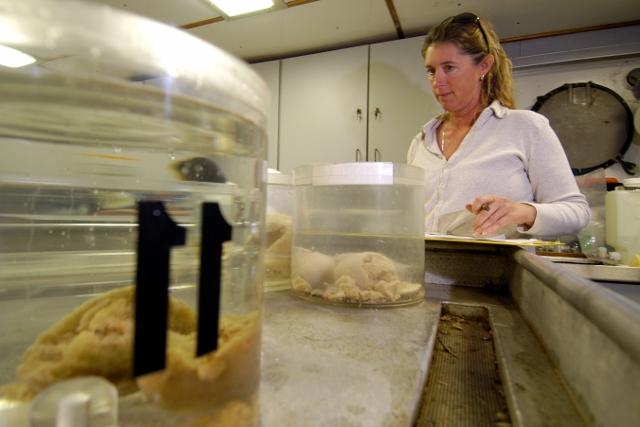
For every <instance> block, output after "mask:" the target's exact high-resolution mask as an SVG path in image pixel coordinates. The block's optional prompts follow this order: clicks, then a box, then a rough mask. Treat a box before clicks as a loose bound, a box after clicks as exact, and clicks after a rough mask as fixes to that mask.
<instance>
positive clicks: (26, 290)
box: [0, 0, 268, 427]
mask: <svg viewBox="0 0 640 427" xmlns="http://www.w3.org/2000/svg"><path fill="white" fill-rule="evenodd" d="M0 11H2V12H1V13H0V55H2V64H3V65H0V152H1V155H0V200H1V203H0V265H1V266H2V268H0V354H2V360H0V425H10V426H12V427H13V426H16V427H20V426H27V425H32V426H45V425H92V426H103V425H118V426H122V427H125V426H195V425H207V426H228V425H233V426H245V425H247V426H249V425H255V424H256V419H257V397H258V383H259V376H260V375H259V366H260V365H259V360H260V346H259V343H260V331H261V302H262V279H263V266H262V260H263V242H264V239H263V235H264V234H263V228H264V215H265V184H264V175H265V172H264V167H265V164H266V162H265V157H266V154H265V153H266V132H265V125H266V123H265V122H266V113H265V112H266V109H267V107H266V106H267V105H268V92H267V88H266V86H265V84H264V83H263V82H262V81H261V80H260V78H259V77H258V76H257V75H256V74H255V73H254V72H253V71H252V70H251V69H250V68H249V67H248V66H246V64H244V63H242V62H241V61H239V60H237V59H235V58H233V57H231V56H230V55H228V54H226V53H225V52H223V51H221V50H220V49H218V48H216V47H214V46H212V45H210V44H207V43H205V42H203V41H201V40H200V39H197V38H195V37H193V36H191V35H189V34H187V33H185V32H182V31H180V30H178V29H175V28H173V27H170V26H167V25H164V24H160V23H157V22H154V21H151V20H148V19H145V18H142V17H139V16H136V15H133V14H128V13H125V12H121V11H116V10H114V9H112V8H109V7H106V6H100V5H97V4H94V3H90V2H72V1H56V2H52V1H45V0H21V1H19V2H17V1H13V0H0ZM7 58H8V59H7ZM73 420H76V421H77V420H80V421H78V422H81V424H68V423H69V422H72V421H73ZM56 422H57V423H58V424H56ZM83 422H84V424H82V423H83ZM60 423H63V424H60ZM64 423H67V424H64Z"/></svg>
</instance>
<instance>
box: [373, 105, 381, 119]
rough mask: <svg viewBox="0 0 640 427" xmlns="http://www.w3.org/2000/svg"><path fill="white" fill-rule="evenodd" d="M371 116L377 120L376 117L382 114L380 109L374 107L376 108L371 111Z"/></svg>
mask: <svg viewBox="0 0 640 427" xmlns="http://www.w3.org/2000/svg"><path fill="white" fill-rule="evenodd" d="M373 116H374V117H375V118H376V120H378V117H381V116H382V111H380V108H378V107H376V109H375V110H374V111H373Z"/></svg>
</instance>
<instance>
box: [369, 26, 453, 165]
mask: <svg viewBox="0 0 640 427" xmlns="http://www.w3.org/2000/svg"><path fill="white" fill-rule="evenodd" d="M422 41H423V37H413V38H409V39H403V40H395V41H392V42H385V43H378V44H373V45H371V57H370V74H369V79H370V80H369V152H368V156H367V158H368V159H369V161H385V162H400V163H405V162H406V161H407V150H408V149H409V144H410V143H411V140H412V139H413V137H414V136H415V135H416V134H417V133H418V132H420V129H421V128H422V125H424V124H425V123H426V122H428V121H429V120H430V119H431V118H433V117H434V116H436V115H438V114H440V113H441V112H442V108H441V107H440V104H438V103H437V101H436V100H435V98H434V97H433V94H432V92H431V85H430V84H429V81H428V80H427V77H426V72H425V68H424V62H423V60H422V55H421V54H420V49H421V48H422Z"/></svg>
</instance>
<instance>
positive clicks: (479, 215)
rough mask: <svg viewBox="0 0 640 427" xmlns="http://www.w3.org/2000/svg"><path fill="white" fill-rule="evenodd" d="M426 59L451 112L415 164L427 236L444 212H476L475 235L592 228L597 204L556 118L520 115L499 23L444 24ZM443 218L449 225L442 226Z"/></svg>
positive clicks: (471, 18) (429, 127) (438, 227)
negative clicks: (583, 185) (573, 164)
mask: <svg viewBox="0 0 640 427" xmlns="http://www.w3.org/2000/svg"><path fill="white" fill-rule="evenodd" d="M422 56H423V57H424V63H425V66H426V70H427V76H428V78H429V80H430V82H431V88H432V91H433V94H434V96H435V97H436V99H437V101H438V102H439V103H440V105H442V107H443V108H444V110H445V112H444V113H443V114H441V115H440V116H438V117H436V118H434V119H433V120H431V121H430V122H428V123H427V124H426V125H424V127H423V129H422V132H420V133H419V134H418V135H417V136H416V137H415V138H414V139H413V141H412V143H411V146H410V147H409V152H408V154H407V163H409V164H411V165H416V166H421V167H422V168H424V169H425V170H426V171H427V198H426V204H425V208H426V212H427V215H426V219H425V225H426V230H427V231H429V232H444V231H446V230H443V229H442V228H443V224H439V219H440V218H441V216H442V215H443V214H446V213H450V212H456V211H461V210H464V209H465V208H466V209H467V210H468V211H469V212H471V213H472V214H474V215H475V220H474V223H473V233H474V235H478V236H490V235H494V234H498V233H499V232H504V230H505V229H508V228H509V226H511V228H516V226H517V231H518V232H519V233H525V234H531V235H537V236H557V235H562V234H574V233H577V232H578V231H579V230H580V229H581V228H582V227H584V226H585V225H587V223H588V222H589V217H590V213H589V206H588V204H587V201H586V199H585V197H584V195H582V194H581V193H580V191H579V190H578V186H577V184H576V181H575V179H574V177H573V175H572V172H571V168H570V166H569V162H568V161H567V158H566V155H565V153H564V150H563V149H562V146H561V145H560V141H559V140H558V137H557V136H556V135H555V133H554V132H553V130H552V129H551V127H550V126H549V122H548V120H547V119H546V118H545V117H544V116H542V115H540V114H538V113H535V112H533V111H526V110H515V109H513V108H514V100H513V89H512V77H511V61H510V60H509V59H508V58H507V56H506V54H505V52H504V50H503V49H502V46H501V45H500V42H499V41H498V38H497V36H496V34H495V32H494V31H493V29H492V28H491V26H490V25H489V24H488V23H487V22H485V21H482V20H480V18H478V17H477V16H476V15H474V14H472V13H462V14H460V15H457V16H454V17H450V18H447V19H445V20H444V21H443V22H442V23H441V24H440V25H438V26H437V27H435V28H433V29H432V30H431V31H430V32H429V34H428V35H427V37H426V39H425V41H424V45H423V48H422ZM440 222H442V221H440Z"/></svg>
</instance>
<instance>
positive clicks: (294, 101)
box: [279, 46, 369, 172]
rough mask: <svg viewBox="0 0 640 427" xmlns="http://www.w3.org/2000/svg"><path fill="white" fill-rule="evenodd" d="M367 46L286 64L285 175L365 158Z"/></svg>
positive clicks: (283, 82)
mask: <svg viewBox="0 0 640 427" xmlns="http://www.w3.org/2000/svg"><path fill="white" fill-rule="evenodd" d="M368 51H369V47H368V46H357V47H353V48H347V49H340V50H334V51H330V52H323V53H318V54H314V55H306V56H300V57H297V58H288V59H283V60H282V66H281V75H280V77H281V79H280V84H281V86H280V139H279V142H280V147H279V152H280V159H279V166H280V170H281V171H283V172H289V171H291V169H293V168H294V167H296V166H299V165H304V164H311V163H336V162H349V161H355V160H356V156H357V155H358V154H357V153H359V156H360V159H361V160H364V159H365V157H366V154H367V153H366V148H367V71H368Z"/></svg>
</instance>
